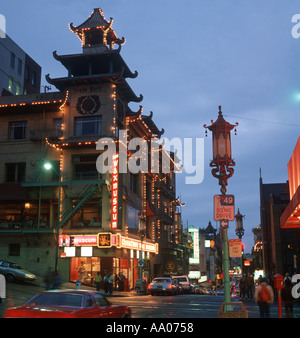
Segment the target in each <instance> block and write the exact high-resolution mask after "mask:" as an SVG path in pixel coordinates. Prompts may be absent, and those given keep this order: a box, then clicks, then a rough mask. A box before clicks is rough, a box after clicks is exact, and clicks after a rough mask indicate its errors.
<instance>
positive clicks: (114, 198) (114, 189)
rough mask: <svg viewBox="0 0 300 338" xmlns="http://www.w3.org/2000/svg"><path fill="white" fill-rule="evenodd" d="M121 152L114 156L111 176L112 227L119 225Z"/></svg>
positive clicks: (115, 227)
mask: <svg viewBox="0 0 300 338" xmlns="http://www.w3.org/2000/svg"><path fill="white" fill-rule="evenodd" d="M118 172H119V154H114V155H113V158H112V176H111V229H112V230H114V229H117V227H118V190H119V174H118Z"/></svg>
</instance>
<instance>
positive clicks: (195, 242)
mask: <svg viewBox="0 0 300 338" xmlns="http://www.w3.org/2000/svg"><path fill="white" fill-rule="evenodd" d="M189 232H191V233H192V236H193V246H194V252H193V257H190V258H189V262H190V264H199V263H200V251H199V229H195V228H189Z"/></svg>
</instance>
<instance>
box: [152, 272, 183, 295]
mask: <svg viewBox="0 0 300 338" xmlns="http://www.w3.org/2000/svg"><path fill="white" fill-rule="evenodd" d="M148 291H149V292H150V294H151V296H154V295H159V294H169V295H172V296H174V295H176V294H178V293H179V289H178V286H177V285H176V283H175V282H174V281H173V279H172V278H171V277H157V278H154V279H153V280H152V282H151V283H150V284H149V285H148Z"/></svg>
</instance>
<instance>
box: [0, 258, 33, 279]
mask: <svg viewBox="0 0 300 338" xmlns="http://www.w3.org/2000/svg"><path fill="white" fill-rule="evenodd" d="M0 274H2V275H4V276H5V278H6V280H7V281H8V282H13V281H15V280H19V281H34V280H35V279H36V276H35V275H34V274H33V273H31V272H29V271H26V270H24V269H23V268H22V267H21V266H20V265H19V264H16V263H12V262H7V261H0Z"/></svg>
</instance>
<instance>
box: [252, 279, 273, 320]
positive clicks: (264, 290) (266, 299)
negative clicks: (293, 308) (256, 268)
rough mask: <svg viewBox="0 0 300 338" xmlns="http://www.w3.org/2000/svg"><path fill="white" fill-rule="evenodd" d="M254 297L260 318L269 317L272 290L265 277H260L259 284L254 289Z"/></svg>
mask: <svg viewBox="0 0 300 338" xmlns="http://www.w3.org/2000/svg"><path fill="white" fill-rule="evenodd" d="M254 298H255V302H256V303H257V305H258V306H259V313H260V318H269V317H270V304H273V302H274V292H273V289H272V287H271V286H270V285H269V284H268V283H267V280H266V279H265V278H262V279H261V282H260V284H259V286H258V287H257V288H256V289H255V295H254Z"/></svg>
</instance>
